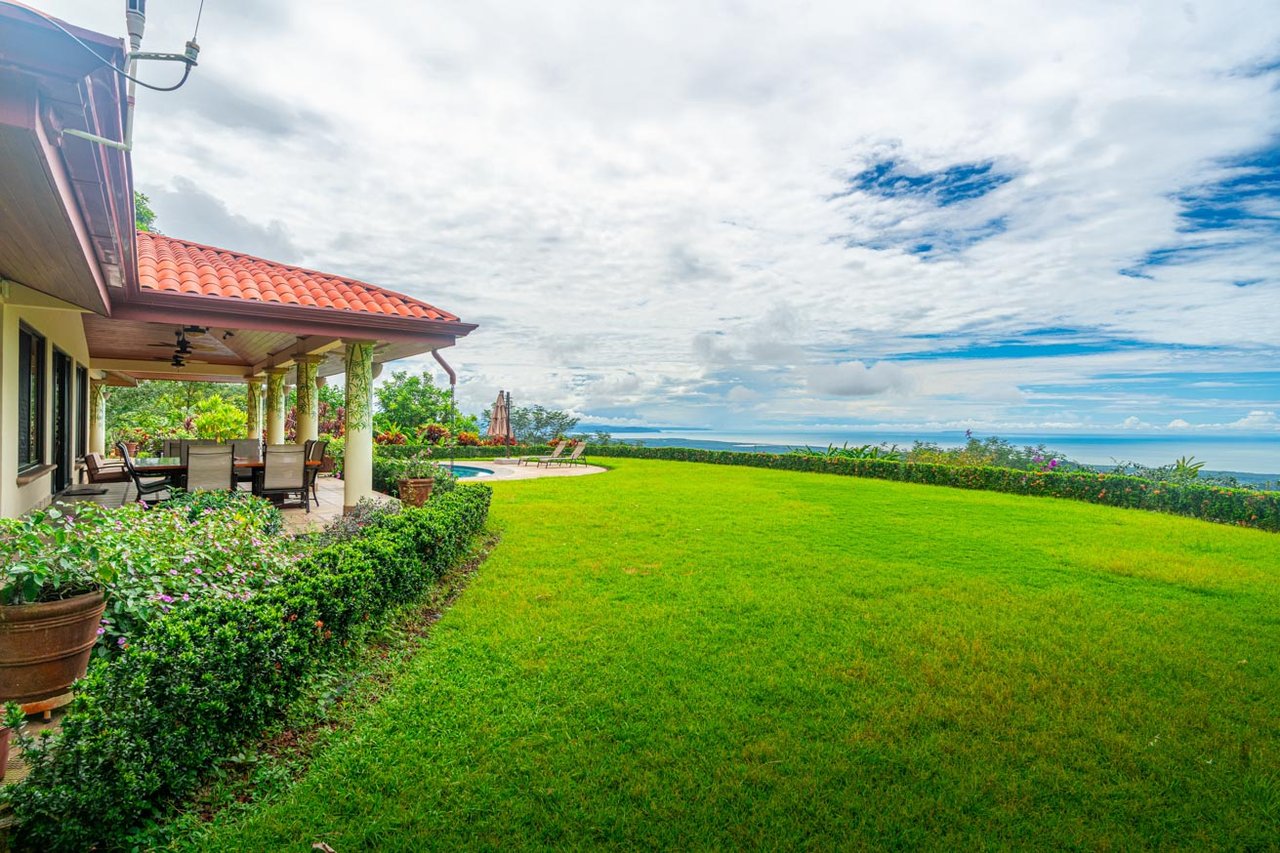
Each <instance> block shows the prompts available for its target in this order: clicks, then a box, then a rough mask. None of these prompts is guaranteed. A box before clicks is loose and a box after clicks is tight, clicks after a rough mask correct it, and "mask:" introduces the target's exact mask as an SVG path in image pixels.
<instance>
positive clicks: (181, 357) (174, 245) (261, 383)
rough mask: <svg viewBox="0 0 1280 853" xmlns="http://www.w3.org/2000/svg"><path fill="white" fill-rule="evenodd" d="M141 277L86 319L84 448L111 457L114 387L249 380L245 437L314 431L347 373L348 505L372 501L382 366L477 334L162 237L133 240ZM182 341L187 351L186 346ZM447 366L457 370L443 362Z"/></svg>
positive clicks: (376, 293)
mask: <svg viewBox="0 0 1280 853" xmlns="http://www.w3.org/2000/svg"><path fill="white" fill-rule="evenodd" d="M136 245H137V257H138V274H137V277H136V281H131V282H128V283H126V285H125V287H124V292H123V293H122V294H121V296H122V298H121V299H120V300H119V301H118V302H117V303H116V304H114V305H113V310H112V313H111V316H110V317H102V316H98V315H95V314H85V315H84V317H83V324H84V335H85V342H86V344H87V347H88V351H89V360H90V362H89V367H90V371H91V373H90V395H89V396H90V401H89V412H88V416H89V442H88V445H89V448H88V449H89V452H96V453H104V454H105V453H106V452H107V451H109V449H110V448H107V447H106V446H105V444H106V407H107V398H108V396H109V394H110V389H111V387H112V386H120V385H131V384H134V383H136V382H138V381H139V380H144V379H172V380H185V381H202V382H223V383H225V382H233V383H240V384H243V385H244V387H245V395H246V410H247V412H248V428H247V430H246V433H247V435H246V437H247V438H258V437H263V436H265V439H266V443H267V444H269V445H271V444H282V443H284V442H285V415H286V411H285V400H286V398H287V397H288V394H289V388H290V386H292V387H293V388H294V389H295V390H296V392H297V409H296V417H297V429H296V435H295V437H294V439H293V440H294V441H296V442H297V443H298V444H302V443H304V442H306V441H307V440H308V439H316V438H318V437H319V434H318V420H317V414H318V408H319V407H318V402H317V392H318V388H319V384H320V383H323V382H324V381H325V380H326V379H327V377H330V376H336V375H342V376H344V377H345V394H346V397H345V400H346V406H345V422H344V425H343V426H344V436H345V441H346V447H345V463H344V479H343V480H342V489H343V493H342V507H344V508H348V509H349V508H350V507H352V506H354V505H355V504H356V503H357V502H358V501H359V500H360V499H361V498H363V497H368V496H370V495H371V494H373V487H372V482H373V479H372V478H373V473H372V460H373V424H372V385H373V380H374V379H375V378H376V377H377V375H378V373H379V372H380V370H381V365H382V364H383V363H385V362H387V361H394V360H396V359H400V358H406V357H409V356H414V355H421V354H423V353H427V352H431V353H433V354H436V351H437V350H439V349H441V348H444V347H448V346H452V345H453V344H454V343H455V342H456V341H457V339H458V338H459V337H462V336H464V335H466V334H467V333H469V332H470V331H471V330H472V329H474V328H475V326H474V325H471V324H467V323H463V322H461V321H460V320H459V319H458V318H457V317H456V316H454V315H453V314H450V313H448V312H446V311H442V310H441V309H439V308H436V307H435V306H433V305H429V304H428V303H426V302H423V301H421V300H418V299H415V298H413V297H410V296H406V295H404V294H400V293H396V292H394V291H390V290H386V289H384V288H381V287H377V286H375V285H371V284H367V283H365V282H360V281H356V280H354V279H350V278H345V277H342V276H333V275H328V274H325V273H320V272H316V271H314V270H308V269H303V268H301V267H296V266H291V265H288V264H281V263H276V262H274V261H268V260H264V259H261V258H256V257H252V256H249V255H243V254H239V253H236V252H232V251H228V250H226V249H218V248H214V247H212V246H205V245H201V244H198V243H193V242H190V241H185V240H179V239H177V238H173V237H168V236H165V235H160V234H155V233H150V232H139V233H138V234H137V243H136ZM184 341H185V343H183V342H184ZM436 358H437V360H438V361H440V363H441V365H442V366H444V367H445V369H446V370H449V372H450V374H451V375H452V370H451V369H450V368H449V367H448V365H447V364H446V363H445V362H444V360H443V359H442V358H440V356H439V355H438V354H437V355H436Z"/></svg>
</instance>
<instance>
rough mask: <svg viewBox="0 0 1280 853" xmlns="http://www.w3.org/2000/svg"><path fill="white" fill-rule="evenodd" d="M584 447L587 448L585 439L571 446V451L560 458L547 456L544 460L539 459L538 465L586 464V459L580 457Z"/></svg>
mask: <svg viewBox="0 0 1280 853" xmlns="http://www.w3.org/2000/svg"><path fill="white" fill-rule="evenodd" d="M586 449H587V443H586V442H585V441H580V442H578V443H577V444H575V445H574V446H573V452H572V453H570V454H569V455H568V456H564V457H560V458H557V457H554V456H549V457H547V458H546V459H544V460H540V461H539V462H538V465H539V466H542V465H546V466H547V467H548V468H550V467H551V466H552V465H586V464H587V460H585V459H583V458H582V453H583V451H585V450H586Z"/></svg>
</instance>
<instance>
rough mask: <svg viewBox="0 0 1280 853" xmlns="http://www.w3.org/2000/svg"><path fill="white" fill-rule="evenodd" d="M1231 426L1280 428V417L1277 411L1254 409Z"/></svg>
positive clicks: (1236, 427) (1240, 427) (1260, 428)
mask: <svg viewBox="0 0 1280 853" xmlns="http://www.w3.org/2000/svg"><path fill="white" fill-rule="evenodd" d="M1229 426H1231V427H1233V428H1235V429H1257V430H1264V429H1277V428H1280V417H1276V413H1275V412H1263V411H1253V412H1250V413H1249V414H1247V415H1245V416H1244V417H1243V418H1241V419H1240V420H1238V421H1235V422H1233V423H1231V424H1229Z"/></svg>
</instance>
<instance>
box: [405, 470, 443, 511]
mask: <svg viewBox="0 0 1280 853" xmlns="http://www.w3.org/2000/svg"><path fill="white" fill-rule="evenodd" d="M435 482H436V481H435V478H434V477H414V478H411V479H408V480H401V481H400V502H401V503H404V504H408V505H409V506H422V505H423V504H424V503H426V502H427V499H428V498H430V497H431V487H432V486H433V485H435Z"/></svg>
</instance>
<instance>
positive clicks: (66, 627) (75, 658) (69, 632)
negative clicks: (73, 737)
mask: <svg viewBox="0 0 1280 853" xmlns="http://www.w3.org/2000/svg"><path fill="white" fill-rule="evenodd" d="M105 607H106V601H105V600H104V598H103V596H102V593H100V592H90V593H86V594H84V595H77V596H75V597H74V598H67V599H63V600H62V601H49V602H45V603H42V604H14V605H9V606H5V607H0V702H9V701H14V702H18V703H19V704H23V705H35V704H38V703H40V702H43V701H44V700H47V699H52V698H54V697H57V696H61V695H63V694H65V693H67V692H68V691H69V690H70V689H71V685H72V684H73V683H74V682H75V680H76V679H77V678H82V677H83V676H84V673H85V669H86V668H87V667H88V666H89V654H90V652H92V651H93V644H94V643H95V642H97V639H98V623H99V622H101V621H102V611H103V609H105Z"/></svg>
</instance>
